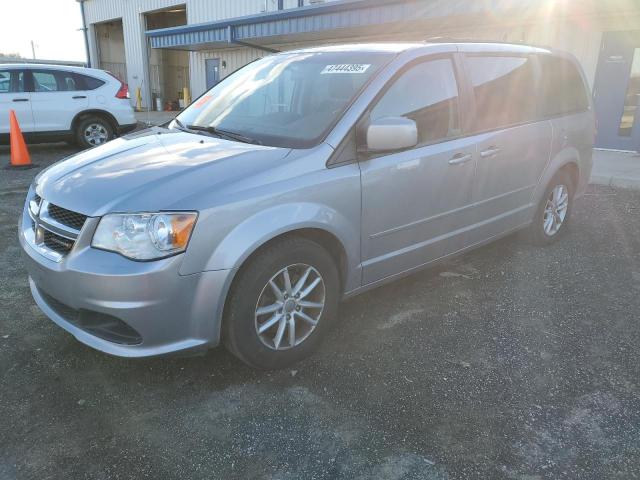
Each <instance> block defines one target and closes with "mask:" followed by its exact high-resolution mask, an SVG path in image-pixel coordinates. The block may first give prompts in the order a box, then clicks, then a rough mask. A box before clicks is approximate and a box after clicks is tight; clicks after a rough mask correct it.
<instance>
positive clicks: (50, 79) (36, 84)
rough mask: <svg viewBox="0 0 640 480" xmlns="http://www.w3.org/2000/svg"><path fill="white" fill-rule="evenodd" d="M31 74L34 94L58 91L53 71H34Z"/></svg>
mask: <svg viewBox="0 0 640 480" xmlns="http://www.w3.org/2000/svg"><path fill="white" fill-rule="evenodd" d="M32 74H33V91H34V92H57V91H58V82H56V76H55V72H54V71H53V70H34V71H32Z"/></svg>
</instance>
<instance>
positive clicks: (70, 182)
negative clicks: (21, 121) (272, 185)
mask: <svg viewBox="0 0 640 480" xmlns="http://www.w3.org/2000/svg"><path fill="white" fill-rule="evenodd" d="M289 152H290V150H289V149H285V148H274V147H264V146H259V145H249V144H244V143H239V142H232V141H227V140H223V139H219V138H214V137H210V136H205V135H198V134H194V133H189V132H183V131H175V130H166V129H163V128H153V129H149V130H145V131H143V132H140V133H135V134H132V135H128V136H126V137H123V138H120V139H117V140H114V141H111V142H109V143H107V144H106V145H103V146H101V147H97V148H94V149H91V150H87V151H85V152H82V153H79V154H78V155H75V156H73V157H70V158H68V159H66V160H63V161H61V162H58V163H56V164H54V165H52V166H51V167H49V168H48V169H46V170H45V171H43V172H42V173H41V174H40V175H39V176H38V177H36V192H37V193H38V195H40V196H41V197H42V198H44V199H46V200H48V201H49V202H51V203H54V204H56V205H59V206H61V207H63V208H66V209H69V210H73V211H76V212H80V213H82V214H85V215H88V216H101V215H104V214H105V213H110V212H136V211H154V210H169V209H172V208H176V209H178V207H182V208H184V206H183V205H179V204H180V200H182V199H183V198H187V197H189V198H193V197H194V194H197V193H198V192H199V191H200V190H207V191H208V192H211V191H212V190H214V189H215V188H216V186H217V185H228V184H229V183H230V182H234V181H236V180H237V179H240V178H246V177H247V176H251V175H252V174H256V173H259V172H262V171H264V170H266V169H270V168H273V167H275V166H278V165H281V164H282V159H283V158H284V157H285V156H286V155H287V154H288V153H289ZM189 208H196V206H192V207H189Z"/></svg>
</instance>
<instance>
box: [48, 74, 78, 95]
mask: <svg viewBox="0 0 640 480" xmlns="http://www.w3.org/2000/svg"><path fill="white" fill-rule="evenodd" d="M55 76H56V81H57V84H58V90H61V91H65V92H72V91H74V90H82V88H81V87H80V86H79V85H78V83H80V82H79V81H78V79H77V77H76V76H75V75H74V74H73V73H70V72H55Z"/></svg>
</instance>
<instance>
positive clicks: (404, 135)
mask: <svg viewBox="0 0 640 480" xmlns="http://www.w3.org/2000/svg"><path fill="white" fill-rule="evenodd" d="M417 144H418V126H417V125H416V122H414V121H413V120H411V119H409V118H404V117H382V118H378V119H376V120H374V121H372V122H371V123H370V124H369V127H368V128H367V150H368V151H369V152H388V151H391V150H403V149H405V148H411V147H415V146H416V145H417Z"/></svg>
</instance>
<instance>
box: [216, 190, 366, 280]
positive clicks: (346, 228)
mask: <svg viewBox="0 0 640 480" xmlns="http://www.w3.org/2000/svg"><path fill="white" fill-rule="evenodd" d="M306 228H314V229H319V230H323V231H325V232H327V233H329V234H331V235H333V236H334V237H335V238H337V240H338V241H339V242H340V243H341V245H342V248H343V249H344V252H345V255H346V272H345V286H344V288H345V290H346V291H349V290H352V289H353V288H357V287H359V286H360V281H361V276H360V268H359V263H360V230H359V228H360V222H359V218H358V219H357V221H354V220H353V219H352V220H349V219H348V218H346V217H345V216H344V215H343V214H341V213H339V212H338V211H336V210H335V209H333V208H331V207H329V206H327V205H322V204H318V203H306V202H296V203H284V204H279V205H274V206H272V207H270V208H267V209H265V210H261V211H259V212H256V213H255V214H254V215H252V216H250V217H248V218H247V219H245V220H244V221H243V222H242V223H240V224H238V225H237V226H236V227H235V228H233V230H231V231H230V232H229V233H228V234H227V235H225V237H224V238H223V239H222V240H221V241H220V242H219V243H218V245H217V246H216V248H215V249H214V251H213V252H212V254H211V256H210V257H209V259H208V260H207V262H206V264H205V267H204V270H231V269H234V270H237V269H239V268H240V267H241V266H242V264H243V263H244V262H245V261H246V260H247V258H249V256H251V254H253V253H254V252H255V251H256V250H258V249H259V248H260V247H261V246H262V245H264V244H265V243H267V242H268V241H270V240H272V239H274V238H276V237H278V236H280V235H283V234H286V233H289V232H294V231H296V230H300V229H306Z"/></svg>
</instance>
